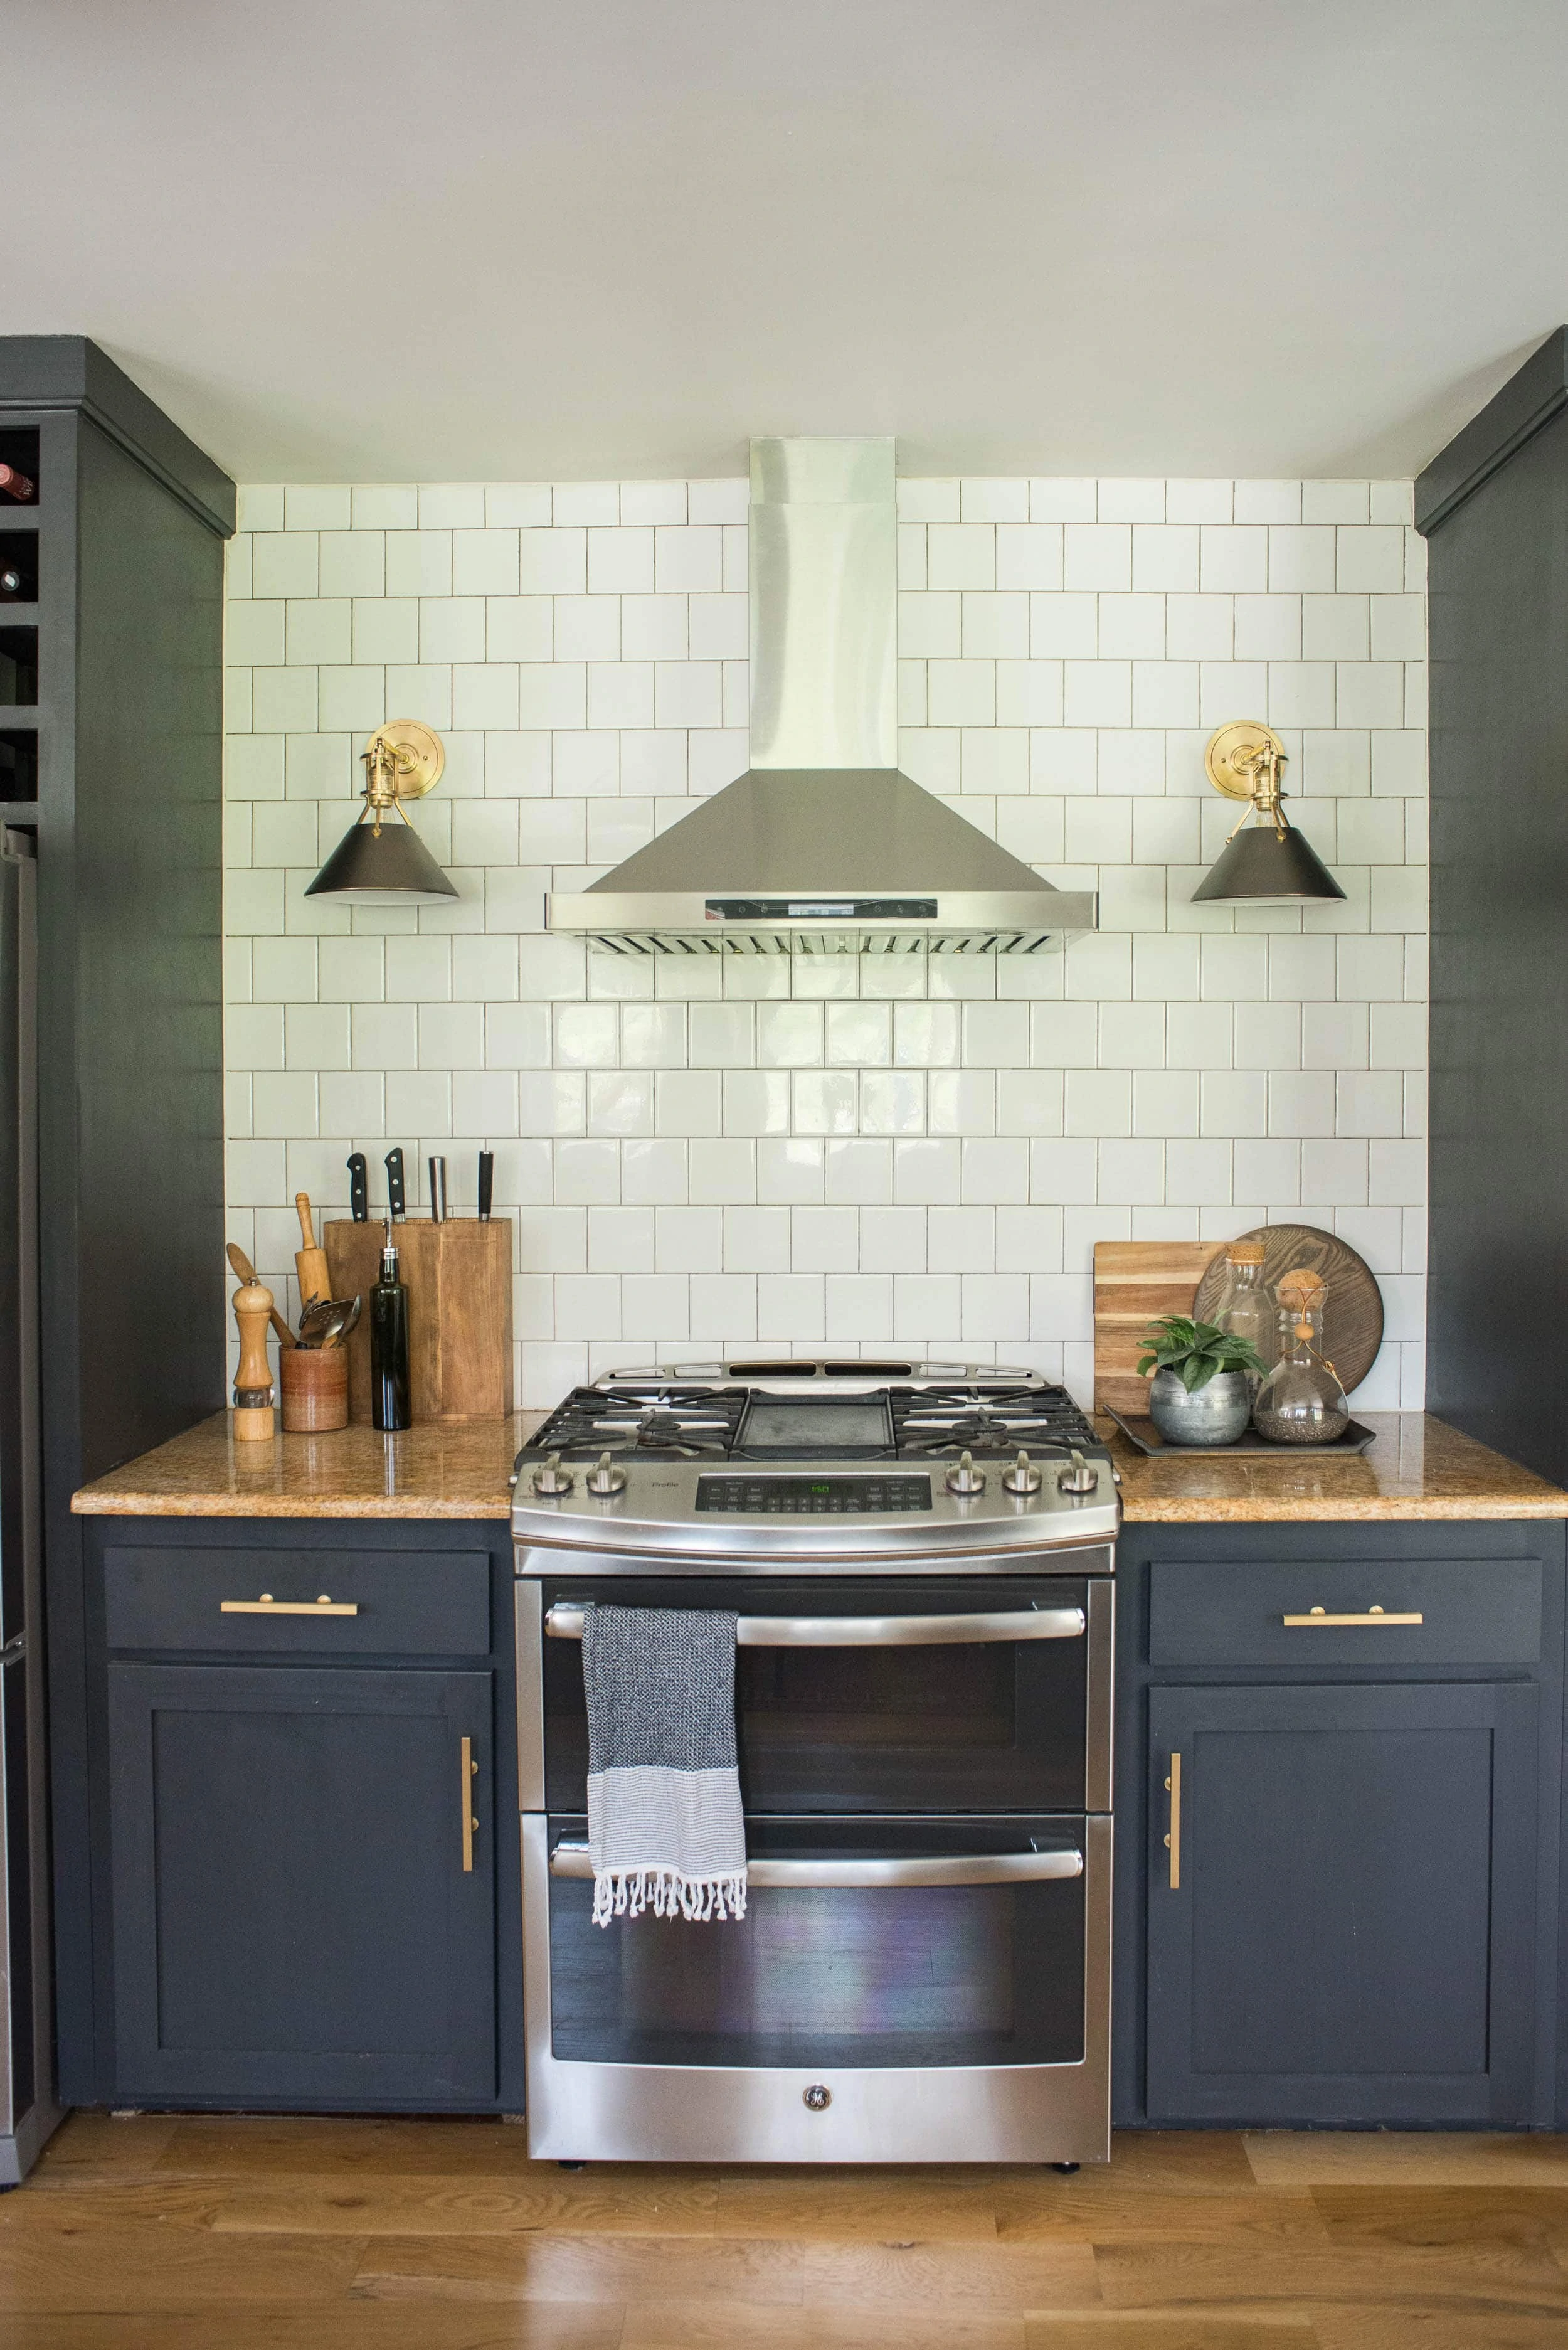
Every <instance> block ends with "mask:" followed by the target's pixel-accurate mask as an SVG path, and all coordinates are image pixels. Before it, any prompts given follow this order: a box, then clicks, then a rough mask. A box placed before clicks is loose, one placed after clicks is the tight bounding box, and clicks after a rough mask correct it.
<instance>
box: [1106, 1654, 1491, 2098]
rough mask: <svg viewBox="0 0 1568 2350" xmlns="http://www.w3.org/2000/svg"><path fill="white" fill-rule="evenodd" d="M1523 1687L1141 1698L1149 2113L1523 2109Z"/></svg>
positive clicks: (1221, 1692)
mask: <svg viewBox="0 0 1568 2350" xmlns="http://www.w3.org/2000/svg"><path fill="white" fill-rule="evenodd" d="M1536 1701H1537V1693H1536V1691H1535V1690H1533V1689H1531V1688H1527V1687H1524V1686H1521V1685H1516V1684H1515V1685H1508V1686H1488V1685H1486V1684H1478V1683H1469V1684H1451V1685H1446V1686H1430V1685H1417V1684H1404V1685H1383V1686H1375V1687H1374V1686H1358V1687H1354V1688H1350V1687H1334V1686H1329V1687H1323V1688H1310V1689H1309V1688H1293V1689H1292V1688H1272V1689H1271V1688H1244V1689H1220V1688H1209V1689H1151V1690H1150V1691H1149V1731H1150V1748H1151V1752H1150V1757H1149V1763H1150V1777H1151V1786H1150V1794H1149V1820H1150V1837H1149V1840H1150V1846H1151V1852H1150V1877H1149V1888H1148V1989H1147V2112H1148V2118H1149V2120H1150V2121H1151V2122H1210V2123H1254V2124H1257V2125H1260V2126H1270V2125H1275V2126H1288V2125H1291V2124H1294V2123H1314V2122H1316V2123H1334V2122H1342V2123H1356V2122H1372V2123H1379V2124H1383V2125H1385V2126H1393V2127H1396V2128H1397V2127H1399V2126H1403V2125H1405V2124H1421V2123H1436V2122H1456V2123H1462V2122H1482V2121H1490V2122H1494V2123H1507V2122H1522V2121H1524V2120H1526V2119H1528V2116H1529V2110H1530V2107H1529V2098H1530V2088H1531V2056H1532V2044H1533V2031H1534V1982H1533V1972H1532V1968H1533V1954H1534V1925H1535V1921H1534V1883H1535V1835H1536V1817H1535V1815H1536V1783H1537V1749H1536ZM1167 1781H1169V1782H1170V1786H1169V1788H1167V1785H1166V1782H1167Z"/></svg>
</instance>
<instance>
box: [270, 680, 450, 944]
mask: <svg viewBox="0 0 1568 2350" xmlns="http://www.w3.org/2000/svg"><path fill="white" fill-rule="evenodd" d="M359 756H360V759H361V760H362V761H363V763H364V768H365V805H364V806H363V807H362V808H361V809H360V811H359V813H358V816H356V817H355V819H354V822H353V823H352V824H351V825H350V826H349V827H348V831H347V832H346V833H345V834H344V836H343V837H342V839H341V840H340V841H339V842H338V844H337V847H336V848H335V849H334V850H333V852H332V854H331V856H330V857H329V858H327V862H326V864H325V865H324V866H323V867H322V868H321V870H320V872H319V873H318V874H317V877H316V879H315V880H314V881H313V882H312V883H311V885H310V887H309V889H307V890H306V893H305V894H306V897H307V898H320V897H336V898H348V899H350V900H352V899H359V900H361V901H362V902H364V903H367V904H374V903H375V901H376V900H377V899H380V898H389V897H390V898H411V899H414V900H415V901H416V902H418V901H420V900H421V899H422V900H424V901H425V902H426V903H428V904H433V903H434V902H436V901H437V900H438V899H442V898H455V897H456V896H457V890H456V889H455V888H454V886H453V884H452V882H451V881H449V880H448V879H447V877H446V875H445V874H444V873H443V872H442V871H441V867H440V866H439V865H438V864H437V863H436V861H435V858H433V857H432V856H431V853H430V850H429V849H428V848H427V847H425V845H424V842H423V841H422V840H421V838H420V837H419V834H418V833H417V832H416V831H415V830H414V828H413V826H412V825H411V824H410V821H409V819H408V817H407V816H406V815H405V814H404V812H403V802H404V801H405V800H422V799H423V797H424V795H425V794H426V793H427V792H430V791H433V790H434V789H435V787H436V785H437V784H439V783H440V781H441V770H442V768H443V767H444V766H445V765H446V752H445V750H444V749H443V748H442V745H441V736H440V735H439V734H437V733H434V732H433V731H432V730H431V728H430V727H429V726H421V723H420V722H419V720H418V719H417V718H394V719H391V720H389V722H388V723H387V724H386V725H385V726H378V727H377V729H376V732H375V733H373V734H372V735H371V737H370V739H369V743H366V745H365V748H364V749H363V751H361V752H360V754H359ZM392 814H395V815H396V816H397V817H398V822H397V823H396V824H395V825H394V824H389V823H386V822H384V821H383V819H384V818H386V817H387V816H390V815H392Z"/></svg>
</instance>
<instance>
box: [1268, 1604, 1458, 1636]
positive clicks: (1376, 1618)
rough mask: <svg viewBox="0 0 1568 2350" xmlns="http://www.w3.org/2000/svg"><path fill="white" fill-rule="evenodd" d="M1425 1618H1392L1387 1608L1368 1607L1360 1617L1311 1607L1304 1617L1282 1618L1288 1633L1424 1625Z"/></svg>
mask: <svg viewBox="0 0 1568 2350" xmlns="http://www.w3.org/2000/svg"><path fill="white" fill-rule="evenodd" d="M1426 1620H1427V1619H1426V1617H1425V1616H1423V1615H1421V1614H1419V1613H1417V1614H1415V1615H1411V1616H1391V1615H1390V1614H1389V1613H1388V1612H1387V1610H1386V1608H1382V1607H1368V1608H1367V1609H1366V1613H1365V1614H1364V1615H1360V1616H1331V1615H1330V1614H1329V1612H1328V1610H1327V1608H1326V1607H1310V1608H1309V1609H1308V1610H1307V1612H1306V1614H1305V1615H1304V1616H1282V1617H1281V1618H1280V1621H1281V1623H1282V1624H1283V1625H1284V1626H1285V1627H1286V1629H1287V1630H1288V1631H1292V1632H1295V1631H1303V1630H1304V1631H1309V1632H1310V1631H1313V1630H1315V1629H1316V1628H1317V1627H1319V1626H1321V1625H1325V1624H1424V1623H1425V1622H1426Z"/></svg>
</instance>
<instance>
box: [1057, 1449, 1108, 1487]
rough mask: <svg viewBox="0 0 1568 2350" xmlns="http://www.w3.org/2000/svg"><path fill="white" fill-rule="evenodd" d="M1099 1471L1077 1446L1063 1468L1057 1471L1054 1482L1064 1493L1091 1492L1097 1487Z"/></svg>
mask: <svg viewBox="0 0 1568 2350" xmlns="http://www.w3.org/2000/svg"><path fill="white" fill-rule="evenodd" d="M1099 1482H1100V1472H1099V1471H1098V1470H1097V1469H1096V1466H1095V1464H1094V1462H1093V1461H1085V1458H1084V1456H1083V1454H1082V1453H1081V1452H1080V1451H1079V1450H1078V1448H1077V1446H1076V1445H1074V1447H1073V1458H1072V1459H1071V1461H1069V1462H1068V1463H1067V1466H1066V1467H1065V1469H1064V1470H1062V1471H1059V1472H1058V1475H1057V1478H1056V1483H1057V1487H1058V1489H1059V1490H1060V1491H1061V1492H1064V1493H1093V1492H1096V1489H1097V1488H1098V1485H1099Z"/></svg>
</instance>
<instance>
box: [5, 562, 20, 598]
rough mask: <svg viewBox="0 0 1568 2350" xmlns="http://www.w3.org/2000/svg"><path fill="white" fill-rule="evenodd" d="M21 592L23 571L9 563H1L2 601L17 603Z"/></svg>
mask: <svg viewBox="0 0 1568 2350" xmlns="http://www.w3.org/2000/svg"><path fill="white" fill-rule="evenodd" d="M21 593H22V575H21V573H20V572H19V571H18V570H16V568H15V567H14V566H12V565H11V564H9V563H7V564H4V565H0V602H3V603H6V604H15V603H16V601H17V600H18V598H20V596H21Z"/></svg>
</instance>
